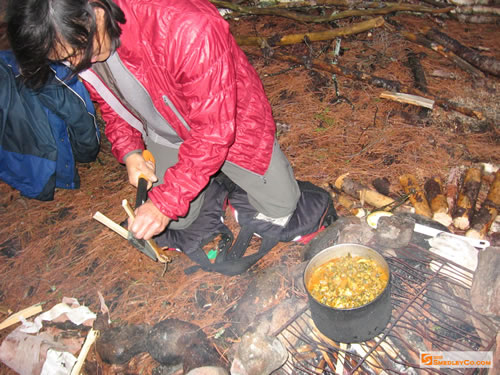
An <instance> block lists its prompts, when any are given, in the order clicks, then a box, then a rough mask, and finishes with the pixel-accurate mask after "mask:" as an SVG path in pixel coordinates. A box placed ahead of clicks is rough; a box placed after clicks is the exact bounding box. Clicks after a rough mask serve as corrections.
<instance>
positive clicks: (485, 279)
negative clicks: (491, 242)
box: [470, 246, 500, 318]
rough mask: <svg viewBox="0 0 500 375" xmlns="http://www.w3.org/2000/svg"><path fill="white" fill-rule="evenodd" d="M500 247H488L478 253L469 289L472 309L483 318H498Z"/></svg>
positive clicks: (499, 306) (499, 302) (499, 312)
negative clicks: (483, 316)
mask: <svg viewBox="0 0 500 375" xmlns="http://www.w3.org/2000/svg"><path fill="white" fill-rule="evenodd" d="M499 269H500V247H491V246H490V247H488V248H486V249H484V250H482V251H480V252H479V257H478V264H477V268H476V272H475V273H474V277H473V279H472V288H471V297H470V301H471V305H472V308H473V309H474V310H475V311H476V312H478V313H480V314H482V315H485V316H488V317H495V318H498V317H499V316H500V273H499V272H498V270H499Z"/></svg>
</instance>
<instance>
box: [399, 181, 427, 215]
mask: <svg viewBox="0 0 500 375" xmlns="http://www.w3.org/2000/svg"><path fill="white" fill-rule="evenodd" d="M399 183H400V184H401V186H402V187H403V190H404V192H405V193H406V194H407V195H408V197H409V199H410V202H411V204H412V205H413V207H414V208H415V213H416V214H418V215H422V216H426V217H429V218H432V211H431V208H430V207H429V203H428V202H427V199H426V198H425V195H424V191H423V189H422V188H421V187H420V185H419V184H418V183H417V179H416V178H415V176H413V175H412V174H410V173H408V174H405V175H402V176H400V177H399Z"/></svg>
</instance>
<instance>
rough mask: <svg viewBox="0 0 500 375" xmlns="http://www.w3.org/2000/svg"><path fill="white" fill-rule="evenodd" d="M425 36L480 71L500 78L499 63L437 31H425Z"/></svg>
mask: <svg viewBox="0 0 500 375" xmlns="http://www.w3.org/2000/svg"><path fill="white" fill-rule="evenodd" d="M425 35H426V37H427V38H429V39H431V40H433V41H435V42H437V43H439V44H441V45H442V46H444V47H445V48H447V49H448V50H450V51H452V52H453V53H455V54H456V55H458V56H460V57H461V58H463V59H464V60H466V61H467V62H469V63H470V64H472V65H474V66H475V67H477V68H479V69H481V70H482V71H484V72H486V73H490V74H493V75H495V76H497V77H498V76H500V61H498V60H496V59H494V58H492V57H489V56H484V55H481V54H479V53H477V52H476V51H474V50H473V49H471V48H469V47H467V46H464V45H462V44H461V43H460V42H459V41H457V40H455V39H453V38H452V37H450V36H448V35H446V34H445V33H443V32H441V31H439V30H436V29H430V30H427V31H426V32H425Z"/></svg>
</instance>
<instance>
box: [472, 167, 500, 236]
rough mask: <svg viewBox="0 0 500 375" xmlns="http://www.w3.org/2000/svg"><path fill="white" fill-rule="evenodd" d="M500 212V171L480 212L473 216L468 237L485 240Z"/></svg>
mask: <svg viewBox="0 0 500 375" xmlns="http://www.w3.org/2000/svg"><path fill="white" fill-rule="evenodd" d="M499 210H500V170H499V171H497V173H496V174H495V180H494V181H493V183H492V184H491V186H490V189H489V191H488V195H487V196H486V199H485V200H484V202H483V204H482V205H481V208H480V209H479V211H477V212H476V213H474V215H473V216H472V220H471V224H470V229H469V230H468V231H467V232H466V233H465V236H466V237H472V238H480V239H483V238H485V237H486V235H487V234H488V231H489V229H490V227H491V225H492V224H493V222H494V221H495V219H496V217H497V215H498V212H499Z"/></svg>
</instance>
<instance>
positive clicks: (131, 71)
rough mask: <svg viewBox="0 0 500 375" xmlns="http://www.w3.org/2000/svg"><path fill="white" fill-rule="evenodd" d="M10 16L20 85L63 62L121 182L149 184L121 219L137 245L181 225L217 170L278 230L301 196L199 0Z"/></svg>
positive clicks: (246, 76)
mask: <svg viewBox="0 0 500 375" xmlns="http://www.w3.org/2000/svg"><path fill="white" fill-rule="evenodd" d="M7 20H8V29H7V32H8V37H9V42H10V45H11V47H12V49H13V51H14V53H15V55H16V58H17V60H18V62H19V65H20V67H21V71H22V74H23V76H24V78H25V79H26V81H27V82H28V83H29V84H31V85H32V86H33V87H37V86H40V85H41V84H43V82H45V81H46V80H47V78H48V77H49V76H50V75H51V74H52V73H51V70H50V67H49V64H50V63H53V62H64V63H66V64H68V65H70V66H71V67H72V69H73V71H74V72H75V74H80V77H81V78H82V79H83V80H84V82H85V84H86V86H87V88H88V90H89V91H90V93H91V97H92V99H93V100H95V101H96V102H97V103H98V105H99V106H100V109H101V113H102V115H103V118H104V120H105V123H106V128H105V133H106V136H107V138H108V139H109V141H110V142H111V144H112V152H113V154H114V155H115V157H116V158H117V159H118V161H119V162H121V163H124V164H125V165H126V167H127V171H128V178H129V182H130V183H131V184H132V185H134V186H137V182H138V176H139V175H140V174H144V175H146V176H147V178H148V179H149V181H150V182H151V184H153V187H152V189H151V190H150V192H149V195H148V201H147V202H146V203H144V204H143V205H142V206H140V207H139V208H138V209H137V210H136V218H135V220H134V221H133V222H131V223H129V227H130V229H131V231H132V232H133V233H134V235H135V236H136V237H137V238H139V239H140V238H144V239H149V238H151V237H152V236H154V235H157V234H159V233H161V232H162V231H164V230H165V228H166V227H167V226H168V228H169V229H183V228H186V227H188V226H189V225H190V224H191V223H192V222H193V221H194V219H195V218H196V217H197V215H198V213H199V210H200V208H201V205H202V203H203V199H204V194H203V190H204V188H205V187H206V186H207V184H208V183H209V180H210V178H211V177H212V176H214V174H216V173H217V172H218V171H220V170H222V172H224V174H226V175H227V176H228V177H229V178H230V179H231V180H232V181H233V182H235V183H236V184H237V185H239V186H240V187H241V188H242V189H244V190H245V191H246V192H247V194H248V197H249V201H250V203H251V204H252V205H253V206H254V208H255V209H256V210H257V211H258V212H259V213H260V215H259V216H260V217H261V218H262V219H263V220H268V221H271V222H273V223H276V224H279V225H283V226H284V225H286V223H287V220H288V218H290V216H291V215H292V214H293V212H294V210H295V208H296V205H297V202H298V199H299V197H300V190H299V187H298V185H297V182H296V180H295V177H294V174H293V171H292V168H291V166H290V163H289V162H288V160H287V158H286V157H285V155H284V154H283V152H282V151H281V150H280V147H279V145H278V143H277V141H276V137H275V132H276V126H275V122H274V120H273V116H272V111H271V106H270V103H269V101H268V99H267V97H266V95H265V92H264V88H263V86H262V82H261V81H260V78H259V76H258V75H257V72H256V71H255V69H254V68H253V67H252V66H251V64H250V63H249V61H248V59H247V57H246V56H245V54H244V53H243V51H242V50H241V49H240V48H239V47H238V45H237V44H236V42H235V40H234V38H233V37H232V35H231V33H230V30H229V26H228V24H227V22H226V21H225V20H224V19H223V18H222V17H221V16H220V14H219V12H218V10H217V9H216V8H215V7H214V6H213V5H212V4H211V3H210V2H209V1H208V0H183V1H179V0H115V2H113V1H112V0H92V1H89V0H23V1H12V2H10V5H9V8H8V12H7ZM145 148H147V149H149V150H150V151H151V152H152V153H153V155H154V156H155V159H156V166H153V165H152V164H151V163H150V162H147V161H145V160H144V158H143V156H142V151H143V150H144V149H145Z"/></svg>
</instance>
